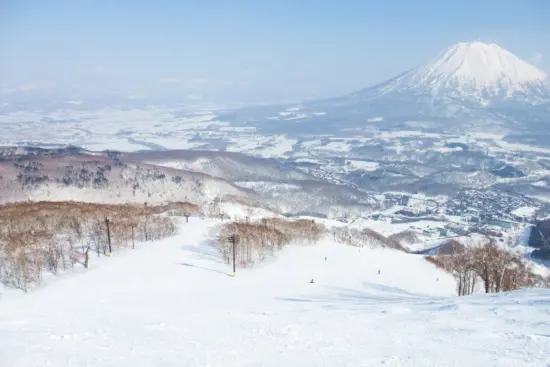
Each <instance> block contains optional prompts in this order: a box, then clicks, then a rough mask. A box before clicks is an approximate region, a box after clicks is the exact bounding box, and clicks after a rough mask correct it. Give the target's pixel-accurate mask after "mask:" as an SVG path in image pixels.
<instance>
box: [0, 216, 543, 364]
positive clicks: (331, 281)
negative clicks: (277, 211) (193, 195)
mask: <svg viewBox="0 0 550 367" xmlns="http://www.w3.org/2000/svg"><path fill="white" fill-rule="evenodd" d="M216 225H217V222H215V221H209V220H204V221H201V220H200V219H195V218H192V220H191V222H190V223H189V224H182V228H181V234H180V235H178V236H175V237H172V238H168V239H165V240H162V241H158V242H156V243H146V244H140V245H139V246H138V249H136V250H134V251H132V250H126V251H122V252H117V253H116V255H115V256H113V257H112V258H105V259H103V261H101V262H100V263H99V264H98V263H95V262H94V263H92V268H91V269H89V270H87V271H84V270H82V271H79V272H78V274H75V275H68V276H65V277H63V279H56V280H55V281H53V282H51V283H50V284H48V285H46V286H44V287H42V288H41V289H35V290H33V291H31V292H30V293H29V294H26V295H22V294H21V295H17V296H14V295H13V294H12V292H10V294H8V295H5V297H4V298H3V299H1V300H0V365H2V366H9V367H22V366H38V365H50V366H56V367H63V366H71V367H81V366H94V367H107V366H113V367H130V366H132V367H133V366H177V367H180V366H186V367H193V366H212V367H216V366H235V367H239V366H265V367H271V366H276V367H280V366H331V367H339V366H395V367H396V366H410V367H413V366H414V367H422V366H471V367H476V366H480V367H481V366H483V367H486V366H515V367H521V366H529V367H537V366H539V367H543V366H547V363H548V355H549V352H550V338H549V336H548V331H549V329H550V315H549V314H548V306H549V305H550V292H549V291H548V290H525V291H518V292H512V293H505V294H498V295H490V296H486V295H477V296H471V297H462V298H454V297H449V296H451V295H452V294H453V293H454V280H453V279H452V278H451V276H450V275H448V274H445V273H443V272H442V271H440V270H438V269H437V268H435V267H434V266H433V265H431V264H429V263H428V262H426V261H425V260H423V259H422V257H420V256H417V255H410V254H405V253H400V252H396V251H393V250H385V249H366V248H364V249H358V248H355V247H349V246H345V245H339V244H335V243H332V242H330V241H328V240H325V241H322V243H320V244H318V245H304V246H289V247H286V248H285V249H284V250H283V251H282V252H281V253H280V255H279V256H278V258H277V259H274V260H272V261H270V262H268V263H266V264H264V265H263V266H260V267H257V268H255V269H250V270H241V269H238V270H237V276H236V277H235V278H233V277H231V276H229V274H230V273H231V268H230V266H229V265H227V264H225V263H223V262H222V261H221V259H220V256H219V253H218V251H217V249H216V248H214V247H212V245H210V241H212V240H213V237H212V236H213V234H211V232H210V231H211V228H212V227H214V226H216ZM325 257H326V260H325ZM93 260H95V259H93ZM379 269H380V271H381V273H380V275H378V270H379ZM311 279H314V281H315V282H314V283H313V284H311V283H310V280H311Z"/></svg>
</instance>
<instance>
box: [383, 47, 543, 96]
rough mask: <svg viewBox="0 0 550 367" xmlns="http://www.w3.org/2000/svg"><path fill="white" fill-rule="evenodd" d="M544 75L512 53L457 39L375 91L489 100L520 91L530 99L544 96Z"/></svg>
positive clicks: (512, 94) (520, 93) (519, 92)
mask: <svg viewBox="0 0 550 367" xmlns="http://www.w3.org/2000/svg"><path fill="white" fill-rule="evenodd" d="M547 80H548V77H547V75H546V74H545V73H544V72H542V71H540V70H538V69H537V68H535V67H534V66H532V65H530V64H529V63H527V62H525V61H523V60H521V59H520V58H519V57H517V56H516V55H514V54H513V53H511V52H509V51H507V50H505V49H503V48H502V47H500V46H498V45H496V44H494V43H491V44H486V43H482V42H471V43H458V44H456V45H453V46H451V47H449V48H448V49H447V50H445V51H444V52H443V53H441V54H440V56H439V57H438V58H436V59H435V60H432V61H430V62H428V63H426V64H425V65H422V66H420V67H418V68H416V69H413V70H410V71H408V72H406V73H404V74H401V75H400V76H398V77H396V78H394V79H392V80H390V81H388V82H386V83H383V84H381V85H379V86H377V89H378V92H379V93H382V94H384V93H389V92H393V91H395V92H408V91H412V92H414V93H415V94H417V93H422V94H429V95H431V96H432V97H443V96H444V95H448V96H449V97H453V98H464V99H468V100H471V101H477V102H480V103H481V104H482V105H486V104H489V103H490V102H491V100H492V99H495V98H496V99H499V100H502V99H506V98H510V97H513V96H514V95H518V94H519V95H521V96H522V99H523V98H525V97H529V98H528V99H530V100H531V102H533V103H536V102H541V101H542V100H545V99H546V97H547V91H546V87H545V84H546V82H547Z"/></svg>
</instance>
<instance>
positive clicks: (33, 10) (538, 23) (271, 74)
mask: <svg viewBox="0 0 550 367" xmlns="http://www.w3.org/2000/svg"><path fill="white" fill-rule="evenodd" d="M476 39H479V40H484V41H492V42H496V43H498V44H500V45H501V46H503V47H505V48H507V49H509V50H510V51H512V52H514V53H515V54H517V55H518V56H520V57H521V58H523V59H525V60H527V61H529V62H532V63H536V65H537V66H538V67H539V68H540V69H542V70H544V71H545V72H547V73H550V1H548V0H522V1H519V0H514V1H512V0H509V1H507V0H500V1H493V0H476V1H472V0H463V1H422V0H415V1H412V0H401V1H399V0H384V1H374V0H373V1H369V0H357V1H345V0H338V1H337V0H318V1H313V0H311V1H300V0H292V1H291V0H288V1H287V0H276V1H275V0H273V1H267V0H263V1H262V0H251V1H238V0H235V1H230V0H225V1H222V0H218V1H208V0H201V1H198V0H197V1H185V0H180V1H176V0H174V1H172V0H164V1H161V0H157V1H140V0H132V1H122V0H120V1H117V0H109V1H101V0H95V1H87V0H68V1H60V0H48V1H45V0H35V1H25V0H18V1H16V0H13V1H10V0H0V84H2V85H3V89H4V91H9V90H38V89H39V88H50V90H51V91H53V90H55V91H57V92H58V93H59V92H62V93H73V94H74V93H76V92H82V91H86V92H87V93H90V94H94V93H103V94H106V93H108V92H110V91H113V90H118V91H129V90H133V91H135V93H137V94H146V95H153V94H154V95H159V96H161V95H164V94H166V95H179V94H182V95H187V96H203V97H204V98H226V99H232V98H233V99H243V98H244V99H247V98H248V99H250V98H255V99H264V100H273V101H280V100H283V99H297V98H313V97H324V96H333V95H339V94H342V93H346V92H350V91H353V90H355V89H358V88H362V87H365V86H368V85H370V84H373V83H375V82H379V81H382V80H384V79H386V78H388V77H391V76H393V75H395V74H397V73H400V72H402V71H405V70H407V69H410V68H412V67H414V66H417V65H419V64H421V63H422V62H424V61H425V60H427V59H430V58H433V57H435V56H436V55H437V54H438V53H439V52H440V51H442V49H444V48H446V47H448V46H450V45H452V44H454V43H456V42H459V41H471V40H476ZM52 93H53V92H52Z"/></svg>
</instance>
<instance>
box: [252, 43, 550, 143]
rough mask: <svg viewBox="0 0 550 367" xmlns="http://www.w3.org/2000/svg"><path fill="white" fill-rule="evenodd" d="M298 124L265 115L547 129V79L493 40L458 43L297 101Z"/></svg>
mask: <svg viewBox="0 0 550 367" xmlns="http://www.w3.org/2000/svg"><path fill="white" fill-rule="evenodd" d="M298 112H299V113H300V115H301V116H303V117H302V118H301V119H300V120H299V121H298V122H296V121H290V120H284V119H279V121H278V125H277V126H273V125H274V124H273V121H270V120H267V121H265V122H263V123H260V124H259V125H260V126H262V127H263V128H264V129H265V130H268V131H270V130H274V129H277V128H279V129H280V130H285V131H298V132H308V133H309V132H321V131H323V132H325V131H326V132H335V131H337V130H340V129H341V128H357V127H364V126H366V125H374V126H381V127H400V126H405V125H404V124H405V123H406V122H407V121H419V120H420V121H425V122H427V126H430V125H429V123H432V124H433V126H431V127H433V128H440V127H441V126H444V127H445V128H447V129H449V128H457V129H459V128H463V127H465V126H466V127H468V128H477V127H481V128H482V130H483V129H484V128H486V127H487V126H499V127H502V126H505V127H508V128H511V129H515V128H517V126H523V127H524V128H525V127H526V128H528V130H532V131H547V130H548V125H547V124H548V121H549V120H550V87H549V78H548V76H547V75H546V74H545V73H544V72H542V71H540V70H538V69H537V68H536V67H534V66H532V65H530V64H529V63H527V62H525V61H523V60H521V59H520V58H518V57H517V56H516V55H514V54H513V53H511V52H509V51H507V50H505V49H503V48H501V47H500V46H498V45H496V44H485V43H482V42H471V43H458V44H456V45H453V46H451V47H449V48H448V49H446V50H445V51H443V52H442V53H441V54H440V55H439V57H437V58H435V59H433V60H431V61H429V62H427V63H425V64H424V65H421V66H419V67H417V68H414V69H412V70H409V71H407V72H405V73H402V74H400V75H398V76H396V77H394V78H392V79H390V80H388V81H385V82H383V83H380V84H378V85H375V86H372V87H368V88H365V89H362V90H359V91H357V92H354V93H351V94H348V95H345V96H341V97H336V98H330V99H325V100H319V101H312V102H308V103H304V104H303V105H300V106H299V111H298Z"/></svg>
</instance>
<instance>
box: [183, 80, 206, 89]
mask: <svg viewBox="0 0 550 367" xmlns="http://www.w3.org/2000/svg"><path fill="white" fill-rule="evenodd" d="M206 83H208V79H206V78H191V79H188V80H187V85H188V86H191V87H196V86H199V85H204V84H206Z"/></svg>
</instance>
